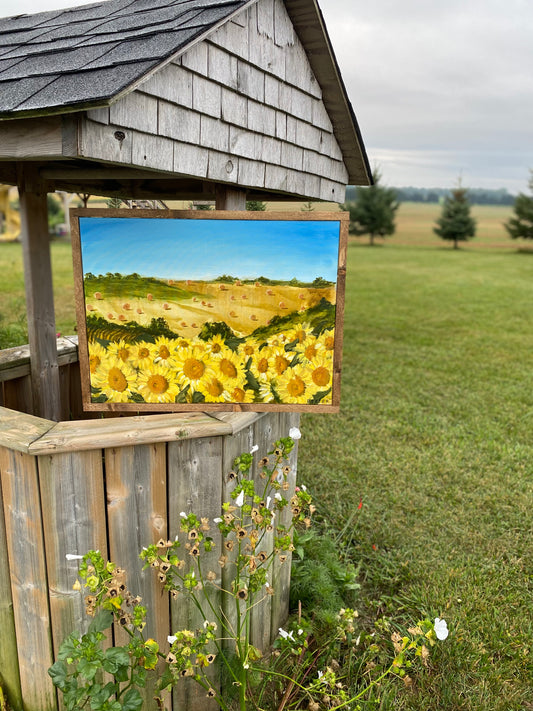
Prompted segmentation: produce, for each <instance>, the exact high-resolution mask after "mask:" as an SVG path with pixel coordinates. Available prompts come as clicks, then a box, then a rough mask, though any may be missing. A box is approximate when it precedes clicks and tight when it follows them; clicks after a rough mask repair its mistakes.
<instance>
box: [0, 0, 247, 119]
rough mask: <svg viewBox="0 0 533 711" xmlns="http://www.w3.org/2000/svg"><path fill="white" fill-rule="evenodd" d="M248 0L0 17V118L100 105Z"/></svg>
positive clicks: (115, 3)
mask: <svg viewBox="0 0 533 711" xmlns="http://www.w3.org/2000/svg"><path fill="white" fill-rule="evenodd" d="M250 2H251V0H107V1H106V2H100V3H94V4H92V5H84V6H82V7H79V8H71V9H67V10H61V11H53V12H43V13H38V14H36V15H20V16H17V17H12V18H5V19H0V117H2V118H5V117H7V116H16V115H17V114H21V115H27V114H28V113H30V112H31V114H32V115H40V114H46V113H50V112H54V113H57V112H58V111H61V109H62V108H63V109H65V110H71V109H75V108H76V107H79V106H84V107H89V106H91V105H102V103H105V102H106V101H110V100H111V99H112V98H113V97H114V96H116V95H117V94H118V93H120V92H122V91H123V90H124V89H126V88H127V87H128V86H130V85H132V84H134V83H135V82H136V81H137V80H138V79H140V78H142V77H143V76H144V74H145V73H146V72H147V71H149V70H150V69H153V68H154V67H157V65H158V64H160V63H162V62H164V61H165V60H167V59H168V57H170V56H172V55H173V54H176V53H178V52H179V51H181V50H184V49H185V48H186V47H187V46H188V45H190V44H191V43H192V42H193V41H194V40H195V39H196V38H197V37H199V36H201V35H204V34H205V33H206V32H208V31H209V29H210V28H211V27H214V26H216V25H217V24H218V23H219V22H221V21H223V20H224V19H225V18H226V17H229V16H230V15H231V14H233V13H234V12H235V11H236V10H239V9H240V8H243V7H245V6H246V5H247V4H249V3H250Z"/></svg>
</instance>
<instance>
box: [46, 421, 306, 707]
mask: <svg viewBox="0 0 533 711" xmlns="http://www.w3.org/2000/svg"><path fill="white" fill-rule="evenodd" d="M291 434H292V435H293V437H294V438H299V436H300V433H299V430H297V429H296V428H293V429H292V430H291ZM293 437H282V438H281V439H279V440H277V441H276V442H275V443H274V447H273V449H272V451H271V452H269V453H268V455H267V456H265V457H263V458H262V459H261V460H260V462H259V478H258V481H260V482H262V483H260V484H256V482H255V481H254V478H253V477H252V475H251V469H252V465H253V463H254V454H255V451H256V449H257V448H256V447H254V449H253V451H252V452H250V453H248V452H245V453H243V454H241V455H240V456H238V457H236V459H235V460H234V462H233V470H232V472H230V474H229V478H230V480H234V482H235V486H234V489H233V491H232V494H231V497H230V500H229V501H227V502H225V503H224V504H223V505H222V511H221V516H220V517H218V518H216V519H215V520H214V521H213V522H211V521H209V520H208V519H207V518H204V517H198V516H197V515H196V514H195V513H194V512H190V513H186V512H182V513H181V520H180V534H179V535H178V536H177V537H176V539H175V540H174V541H170V540H164V539H161V540H159V541H157V542H156V543H154V544H151V545H149V546H147V547H146V548H144V549H143V551H142V552H141V554H140V557H141V559H142V560H143V562H144V568H152V569H153V570H154V571H155V573H156V574H157V577H158V579H159V581H160V583H161V585H162V587H163V588H164V590H166V591H168V592H169V593H170V594H171V595H172V597H174V598H176V597H178V596H180V595H185V596H188V597H189V598H191V599H192V601H193V603H194V604H195V606H196V607H197V608H198V609H199V610H200V611H201V612H202V614H203V615H204V623H203V625H202V626H201V628H200V629H198V630H195V631H191V630H178V631H176V632H174V634H172V635H170V636H169V637H168V639H167V640H166V642H167V643H168V645H169V648H168V651H166V650H165V651H164V649H165V648H166V646H167V645H166V644H165V643H164V642H161V641H156V640H153V639H145V636H144V634H143V630H144V627H145V622H146V608H145V607H144V606H143V605H142V604H141V603H142V601H141V599H140V598H139V597H137V596H135V595H133V594H132V593H131V592H130V591H129V590H128V588H127V585H126V579H125V571H124V570H122V569H121V568H119V567H117V566H116V565H115V564H114V563H113V562H111V561H105V560H104V558H103V557H102V555H101V554H100V553H99V552H98V551H90V552H89V553H87V554H86V555H85V556H83V558H82V561H81V564H80V568H79V575H80V578H81V579H82V581H83V583H84V586H85V588H87V590H88V595H86V597H85V604H86V611H87V613H88V614H89V615H90V616H92V617H93V618H94V619H93V621H92V622H91V624H90V626H89V629H88V631H87V633H86V634H84V635H82V636H79V635H77V634H76V633H74V634H72V635H70V636H69V637H68V638H67V639H66V640H65V641H64V642H63V644H62V645H61V647H60V651H59V654H58V659H57V661H56V663H55V664H54V665H53V666H52V667H51V668H50V670H49V673H50V675H51V677H52V680H53V682H54V684H55V685H56V686H57V687H58V688H59V689H60V690H61V691H62V692H63V694H64V702H65V705H66V707H67V709H69V711H70V709H74V708H77V707H80V706H83V705H84V704H85V703H87V702H88V701H90V704H91V708H93V709H102V711H108V710H109V711H121V710H122V711H136V709H138V708H140V706H141V704H142V697H141V694H140V693H139V687H141V688H142V687H143V686H144V685H145V684H146V678H147V673H148V672H149V671H151V670H155V669H156V666H157V667H158V670H157V677H158V681H157V685H156V689H157V692H158V693H161V692H163V691H164V690H169V689H170V688H171V687H172V686H173V685H174V684H175V683H177V682H178V680H179V679H180V678H182V677H192V678H194V680H195V681H196V682H197V683H198V684H200V686H202V687H203V688H204V689H205V692H206V695H207V696H209V697H213V698H215V699H216V701H217V702H218V704H219V705H220V707H221V708H222V709H225V710H227V708H228V706H227V703H226V700H225V698H224V695H222V694H221V693H220V690H219V689H216V688H214V687H213V685H212V682H211V680H210V678H209V673H208V669H209V667H210V665H211V664H212V663H213V662H214V660H215V658H217V657H218V658H219V660H220V661H221V663H222V664H223V665H225V667H226V668H227V671H228V673H229V674H230V676H231V679H232V682H233V684H234V685H235V686H236V687H237V688H238V691H239V700H240V707H241V709H244V708H245V707H246V693H247V688H248V675H249V670H250V668H251V665H252V664H253V663H254V662H256V661H257V660H258V659H259V658H260V657H261V656H262V651H263V650H259V649H257V648H256V647H255V646H254V645H253V644H252V643H251V636H250V617H251V611H252V609H253V608H254V607H255V606H256V605H258V604H260V602H261V600H262V599H265V598H267V597H268V596H270V595H273V594H274V588H273V586H272V575H271V568H272V566H273V564H274V561H277V562H278V563H279V565H283V564H287V560H288V556H289V554H290V553H291V551H292V550H293V544H292V530H293V528H294V526H296V525H297V524H301V525H302V526H307V527H308V526H309V525H310V523H311V519H310V517H311V514H312V513H313V511H314V506H313V504H312V499H311V496H310V494H309V493H308V492H307V490H306V488H305V487H301V488H299V489H298V490H297V491H295V492H294V493H293V494H292V495H291V493H290V487H289V482H288V476H289V474H290V471H291V468H290V466H289V464H288V457H289V455H290V453H291V451H292V449H293V447H294V439H293ZM286 508H288V509H290V518H289V522H288V523H287V524H283V523H281V521H280V518H281V516H280V515H281V512H282V511H283V510H284V509H286ZM274 522H275V527H274ZM213 524H214V525H215V526H216V528H217V529H218V531H219V532H220V534H221V537H222V539H223V541H224V544H223V548H224V553H223V554H222V555H221V556H220V557H219V560H218V567H219V568H220V570H222V569H225V570H226V571H228V570H229V571H231V572H230V575H229V577H228V576H227V575H226V576H224V583H225V584H224V585H223V584H222V582H221V580H220V570H219V571H215V570H211V569H204V565H203V559H204V557H205V556H204V554H205V553H209V552H210V551H211V550H212V549H213V546H214V545H215V541H214V538H213V535H211V534H212V533H213V532H212V527H213ZM78 586H79V583H78ZM218 596H222V601H221V602H220V603H218V604H217V603H216V602H215V599H216V598H217V597H218ZM228 598H229V599H230V600H233V603H232V607H233V610H234V612H233V614H232V615H229V614H228V613H227V612H226V610H227V609H228V604H227V599H228ZM204 610H205V613H204ZM113 622H115V623H116V624H118V625H120V626H121V627H122V628H123V629H124V630H125V631H126V632H127V633H128V636H129V641H128V643H127V644H126V645H124V646H122V647H116V646H115V647H110V648H107V649H105V650H104V648H103V641H104V638H105V635H104V631H105V630H106V629H107V628H108V627H110V626H111V625H112V623H113ZM100 670H103V671H105V672H108V673H109V674H112V675H113V676H114V681H108V682H107V683H104V682H103V681H102V679H101V675H100V674H99V673H98V672H100Z"/></svg>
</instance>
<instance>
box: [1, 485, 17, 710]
mask: <svg viewBox="0 0 533 711" xmlns="http://www.w3.org/2000/svg"><path fill="white" fill-rule="evenodd" d="M2 501H3V497H2V483H1V480H0V630H2V633H1V634H0V686H1V687H2V689H3V690H4V692H5V694H6V696H7V700H8V703H9V704H10V705H11V707H12V708H13V709H17V710H18V709H22V691H21V688H20V672H19V663H18V654H17V636H16V631H15V615H14V610H13V598H12V596H11V574H10V570H9V559H8V552H7V536H6V528H5V521H4V509H3V507H2V505H1V502H2Z"/></svg>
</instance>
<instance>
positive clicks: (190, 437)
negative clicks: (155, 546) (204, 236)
mask: <svg viewBox="0 0 533 711" xmlns="http://www.w3.org/2000/svg"><path fill="white" fill-rule="evenodd" d="M370 182H371V174H370V170H369V166H368V161H367V158H366V155H365V151H364V146H363V144H362V140H361V137H360V133H359V130H358V127H357V122H356V119H355V116H354V113H353V110H352V107H351V105H350V102H349V100H348V97H347V94H346V90H345V88H344V85H343V82H342V79H341V76H340V73H339V68H338V65H337V63H336V60H335V57H334V53H333V50H332V47H331V44H330V41H329V39H328V35H327V31H326V28H325V26H324V20H323V17H322V15H321V12H320V10H319V7H318V5H317V3H316V0H108V1H107V2H100V3H97V4H92V5H87V6H82V7H78V8H73V9H69V10H57V11H51V12H44V13H40V14H36V15H20V16H17V17H12V18H6V19H3V20H0V183H4V184H10V185H17V186H18V189H19V194H20V209H21V220H22V245H23V254H24V264H25V283H26V296H27V312H28V328H29V346H27V347H22V348H16V349H11V350H8V351H3V352H1V353H0V484H1V486H0V493H1V498H0V501H1V502H2V506H0V685H1V687H2V688H3V690H4V691H5V692H6V693H7V697H8V700H9V703H10V705H11V706H12V708H13V709H16V710H17V711H18V710H19V709H26V710H27V711H48V710H49V709H57V708H58V699H57V698H56V694H55V690H54V687H53V686H52V683H51V680H50V678H49V676H48V674H47V669H48V667H49V666H50V665H51V664H52V663H53V661H54V655H55V654H56V652H57V649H58V646H59V644H60V643H61V641H62V639H63V638H64V637H65V636H66V635H67V634H68V633H69V632H70V631H72V630H73V629H82V628H83V627H84V625H85V612H84V603H83V594H82V593H80V592H77V591H74V590H73V584H74V582H75V580H76V577H77V563H76V561H68V560H67V558H66V554H67V553H74V554H83V553H85V552H86V551H88V550H89V549H99V550H100V551H102V552H105V553H106V554H108V555H109V557H110V558H111V559H113V560H114V561H115V562H116V563H118V564H119V565H121V566H122V567H125V568H126V569H128V571H130V579H129V585H130V588H131V589H132V590H135V591H138V592H139V593H140V594H141V595H142V596H143V598H144V600H145V603H146V604H147V606H148V608H149V611H150V616H149V621H148V629H147V632H148V634H150V635H153V636H154V637H157V638H158V639H162V640H165V639H166V637H167V635H168V634H170V632H171V631H172V630H173V629H176V627H177V626H181V627H183V626H187V625H189V624H193V621H191V620H190V615H191V614H192V612H191V611H190V610H188V609H186V608H184V607H183V606H179V605H177V604H174V603H173V604H172V605H170V604H169V601H168V600H167V599H166V598H163V597H162V596H161V594H160V589H159V586H158V584H157V583H156V581H155V580H154V577H153V576H152V575H148V574H147V575H146V576H144V575H143V574H141V573H139V572H138V571H139V566H138V554H139V551H140V549H141V548H142V546H143V545H146V544H147V543H151V542H154V541H155V540H157V539H159V538H160V537H167V536H170V537H173V536H174V535H175V534H176V533H177V526H178V519H179V512H180V511H187V510H191V509H193V510H195V511H198V513H201V514H202V515H205V516H209V517H211V518H212V517H213V516H217V515H218V513H219V511H220V504H221V502H222V501H224V500H226V498H227V496H228V494H229V488H228V487H229V486H230V484H229V483H228V481H227V473H228V472H229V470H230V469H231V464H232V461H233V458H234V457H235V456H236V455H237V454H239V453H241V452H242V451H247V450H249V449H250V447H251V446H252V444H258V445H259V446H260V449H261V450H264V451H267V450H268V448H269V447H270V445H271V443H272V441H274V440H275V439H277V438H278V437H280V436H284V435H286V434H287V432H288V430H289V427H290V426H291V425H295V424H297V423H298V414H297V413H261V414H259V413H257V414H256V413H250V412H246V413H244V412H228V413H220V412H217V413H211V414H206V413H196V412H195V413H192V414H191V413H187V414H183V413H182V414H179V413H174V414H153V415H143V416H138V415H137V416H135V415H133V416H128V417H120V418H116V417H115V418H100V419H95V418H94V416H93V418H89V417H88V416H87V415H84V413H83V412H82V409H81V405H80V383H79V368H78V355H77V341H76V339H75V338H57V337H56V328H55V322H54V306H53V293H52V272H51V262H50V252H49V235H48V226H47V203H46V197H47V193H49V192H53V191H55V190H61V191H67V192H78V193H84V194H92V195H100V196H118V197H122V198H128V199H133V200H137V201H147V200H158V199H162V200H168V199H170V200H180V199H183V200H215V201H216V206H217V208H218V209H231V210H244V209H245V207H246V200H269V201H283V200H295V199H303V200H306V201H307V200H312V201H334V202H342V201H343V200H344V191H345V186H346V185H347V184H356V185H365V184H369V183H370ZM293 465H294V466H293V474H292V475H291V476H292V477H293V483H294V476H295V470H296V454H295V453H293ZM288 570H289V568H288V566H287V565H286V566H285V567H284V568H281V567H278V568H276V569H275V570H274V573H273V574H274V577H275V578H276V580H275V583H274V586H275V589H276V591H277V592H276V595H275V596H274V597H273V598H272V599H271V601H270V603H269V604H268V605H264V606H263V608H261V609H260V610H259V609H258V610H257V611H255V613H254V621H253V625H254V630H255V631H254V636H255V643H256V644H257V645H258V646H260V647H261V646H262V647H264V646H265V645H266V646H268V644H269V643H270V641H271V640H272V638H273V636H274V635H275V633H276V631H277V628H278V626H279V624H280V623H281V622H282V620H283V618H284V616H285V615H286V613H287V604H288V582H289V573H288ZM148 573H150V571H148ZM205 703H206V700H205V699H204V698H200V699H196V698H195V697H194V693H193V691H192V689H190V688H186V689H185V691H181V692H179V693H177V692H176V693H175V695H174V705H175V708H176V709H177V708H183V707H189V708H191V709H192V708H193V707H195V706H205ZM146 705H147V707H149V706H150V702H149V695H147V704H146Z"/></svg>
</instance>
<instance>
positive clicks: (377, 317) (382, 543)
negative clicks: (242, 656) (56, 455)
mask: <svg viewBox="0 0 533 711" xmlns="http://www.w3.org/2000/svg"><path fill="white" fill-rule="evenodd" d="M429 207H431V208H432V209H431V210H430V209H429ZM438 211H439V210H438V206H426V205H424V206H414V207H413V206H409V205H408V204H407V205H402V207H401V208H400V212H399V215H398V233H397V235H396V236H395V237H392V238H390V239H388V240H386V241H385V245H384V246H376V247H374V248H370V247H368V246H367V245H366V240H365V239H364V238H363V239H357V240H354V241H352V242H351V244H350V247H349V250H348V278H347V294H346V315H345V338H344V362H343V380H342V406H341V413H340V414H339V415H309V414H307V415H305V416H304V417H303V419H302V432H303V438H302V440H301V446H300V458H299V479H300V481H301V482H304V483H306V484H307V485H308V486H309V487H310V489H311V490H312V493H313V495H314V497H315V501H316V503H317V505H318V507H319V512H320V513H321V515H322V516H325V517H326V518H327V519H328V521H329V522H330V523H331V525H332V526H333V527H334V528H335V529H337V530H340V529H342V528H343V526H344V524H345V523H346V521H348V520H349V518H350V516H351V515H352V513H353V512H354V510H355V509H356V508H357V505H358V503H359V500H360V497H362V498H363V507H362V509H361V511H360V512H358V513H359V515H358V516H357V519H356V520H357V523H356V525H355V526H354V530H353V534H352V536H351V545H352V547H353V551H354V553H353V554H354V556H355V557H356V558H357V559H360V560H362V563H363V565H362V569H361V570H362V573H361V574H362V582H363V598H362V600H361V614H362V615H364V617H365V618H366V619H367V620H368V621H369V622H371V621H372V618H373V617H374V616H375V617H377V616H379V615H381V614H386V615H388V616H389V617H391V618H392V619H393V620H397V621H399V622H401V623H405V624H406V625H408V624H411V623H413V622H416V621H417V619H419V618H420V617H425V616H426V615H429V616H430V617H431V618H433V617H436V616H439V617H444V618H445V619H446V620H447V622H448V626H449V628H450V636H449V638H448V639H447V640H446V641H445V642H442V643H440V644H439V645H438V647H437V648H436V651H435V653H434V654H433V655H432V658H431V661H430V667H429V668H428V669H426V670H424V671H423V672H422V673H420V674H414V675H413V684H412V685H411V686H409V687H405V686H404V684H403V683H402V682H401V681H400V680H393V681H385V682H384V683H383V684H382V685H381V686H380V687H379V688H378V689H376V690H374V692H373V698H374V702H370V701H369V702H367V703H366V705H365V706H364V708H365V709H367V708H368V709H391V710H392V709H403V710H404V711H428V710H430V711H436V710H442V711H454V710H456V709H457V710H459V709H465V710H466V709H467V710H468V711H474V710H475V711H514V710H516V711H518V710H519V709H521V710H531V709H533V596H532V594H533V525H532V523H533V513H532V512H533V435H532V427H533V367H532V365H533V364H532V361H531V351H532V336H531V333H532V316H531V294H532V279H531V273H532V270H533V256H532V255H531V254H528V253H527V252H522V253H520V252H519V251H518V249H517V247H519V246H520V245H517V244H516V243H513V242H511V240H509V239H508V238H507V237H506V234H505V232H504V230H503V227H502V222H503V221H504V220H505V219H506V218H507V217H508V215H509V214H510V210H509V209H505V208H476V212H477V217H478V220H479V223H478V224H479V228H480V234H479V237H478V238H476V239H475V240H473V241H472V242H470V243H468V244H467V245H466V246H465V247H464V248H462V249H460V250H458V251H455V250H453V249H452V248H451V246H450V245H447V244H445V243H443V242H442V241H441V240H439V239H438V238H437V237H436V236H435V235H433V234H432V232H431V229H432V223H433V222H434V219H435V217H436V216H437V214H438ZM52 256H53V262H54V280H55V281H54V285H55V289H56V308H57V330H58V331H61V332H62V333H65V334H67V333H72V332H73V329H74V323H75V321H74V304H73V296H72V293H73V290H72V275H71V266H70V247H69V245H68V244H67V243H62V242H56V243H54V244H53V245H52ZM0 271H1V273H2V280H1V285H0V314H1V315H2V320H1V321H0V347H3V348H5V347H7V346H8V345H16V344H17V343H21V342H24V341H25V333H24V329H25V325H24V293H23V278H22V268H21V259H20V245H5V244H0ZM348 538H349V536H348ZM346 545H347V543H346ZM378 699H379V700H378ZM352 711H353V709H352Z"/></svg>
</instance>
